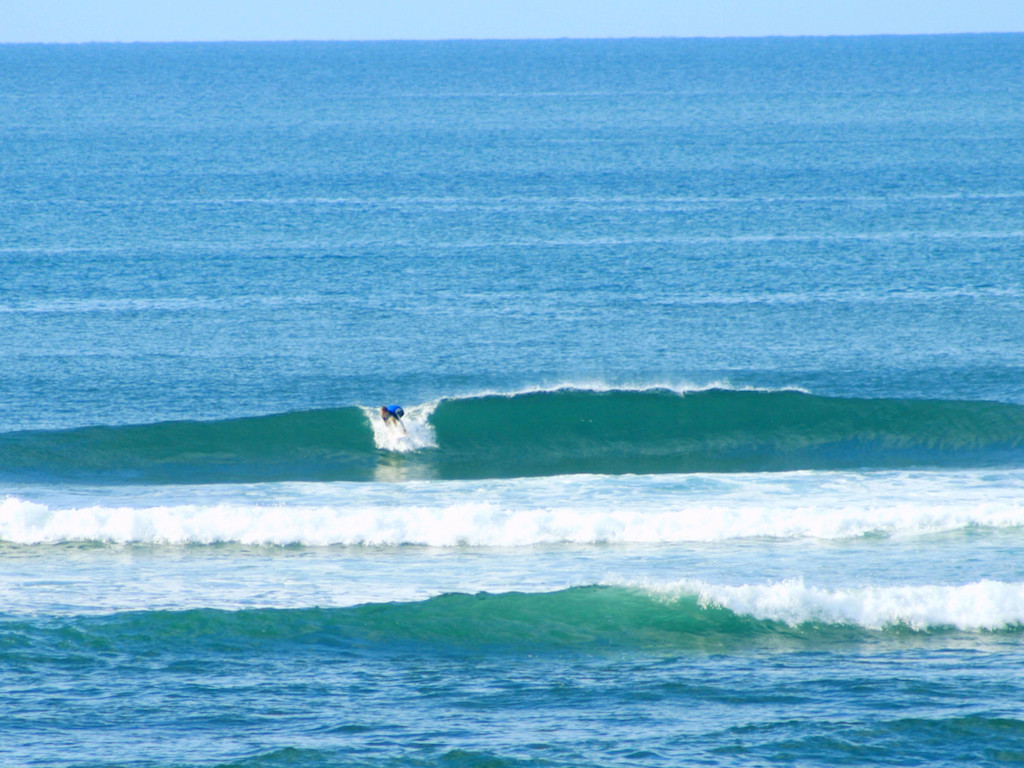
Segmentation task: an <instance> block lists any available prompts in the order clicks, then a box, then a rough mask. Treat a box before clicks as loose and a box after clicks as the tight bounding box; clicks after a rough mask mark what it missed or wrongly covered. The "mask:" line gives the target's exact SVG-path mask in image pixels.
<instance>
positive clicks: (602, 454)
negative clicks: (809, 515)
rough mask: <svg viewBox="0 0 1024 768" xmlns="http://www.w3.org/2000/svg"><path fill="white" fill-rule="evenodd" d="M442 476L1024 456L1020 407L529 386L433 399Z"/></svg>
mask: <svg viewBox="0 0 1024 768" xmlns="http://www.w3.org/2000/svg"><path fill="white" fill-rule="evenodd" d="M432 422H433V424H434V426H435V429H436V433H437V439H438V443H439V445H441V446H442V448H443V457H442V459H441V461H442V462H443V472H442V474H443V475H445V476H451V477H459V476H462V477H489V476H516V475H547V474H560V473H576V472H596V473H611V474H617V473H663V472H741V471H743V472H759V471H779V470H794V469H850V468H860V467H864V468H869V467H870V468H887V467H909V466H959V465H962V466H985V465H989V464H1000V463H1010V464H1019V463H1020V462H1021V461H1022V460H1024V455H1022V454H1024V451H1022V447H1024V407H1021V406H1016V405H1007V404H1001V403H978V402H957V401H924V400H867V399H840V398H826V397H818V396H814V395H808V394H804V393H801V392H737V391H732V390H709V391H706V392H697V393H690V394H686V395H680V394H677V393H675V392H670V391H663V390H649V391H642V392H624V391H612V392H586V391H572V390H568V391H560V392H538V393H535V394H523V395H516V396H512V397H499V396H491V397H483V398H476V399H466V400H452V401H445V402H442V403H441V404H440V405H439V406H438V408H437V410H436V412H435V413H434V415H433V418H432Z"/></svg>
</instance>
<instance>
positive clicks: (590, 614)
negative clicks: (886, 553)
mask: <svg viewBox="0 0 1024 768" xmlns="http://www.w3.org/2000/svg"><path fill="white" fill-rule="evenodd" d="M1022 627H1024V584H1013V583H1003V582H991V581H981V582H976V583H973V584H966V585H961V586H918V587H876V588H866V587H861V588H851V589H840V590H826V589H820V588H813V587H808V586H806V585H804V584H803V583H802V582H799V581H798V582H782V583H779V584H767V585H748V586H739V587H729V586H721V585H709V584H700V583H682V584H679V585H675V586H670V587H666V588H664V589H661V590H647V589H641V588H636V587H628V586H596V585H595V586H586V587H574V588H570V589H566V590H562V591H558V592H548V593H535V594H530V593H518V592H514V593H504V594H488V593H480V594H475V595H471V594H446V595H440V596H437V597H433V598H430V599H428V600H424V601H420V602H415V603H372V604H364V605H356V606H350V607H331V608H287V609H279V608H254V609H247V610H240V611H224V610H215V609H206V608H202V609H192V610H182V611H137V612H129V613H117V614H109V615H91V616H90V615H86V616H81V615H79V616H67V617H48V618H40V617H17V616H8V617H5V618H2V619H0V628H2V635H3V638H4V641H3V643H4V645H3V649H2V656H3V657H5V658H6V659H7V660H8V662H11V661H12V660H16V659H18V658H22V659H23V660H26V661H27V660H30V659H32V658H35V659H39V658H48V657H51V656H58V655H59V656H72V657H81V658H82V659H84V660H88V659H102V658H104V657H105V655H107V654H110V653H116V654H139V655H145V656H150V655H153V654H168V655H174V654H176V653H180V652H181V649H183V648H187V649H188V652H189V653H197V652H201V651H205V652H225V653H232V652H234V653H251V652H252V651H253V650H254V649H260V650H262V651H267V652H273V651H274V650H275V649H276V650H278V651H280V652H282V653H288V652H289V651H291V650H296V649H306V650H309V649H316V648H324V649H329V650H330V651H331V652H352V653H374V654H380V653H387V652H391V651H394V652H402V651H407V650H408V649H410V648H414V649H416V651H417V652H418V653H420V652H423V650H424V649H426V648H430V649H433V650H432V652H444V651H445V650H449V651H454V652H466V651H469V652H474V651H487V652H493V651H495V650H499V651H500V650H501V649H502V648H507V649H509V650H513V651H516V652H521V651H523V650H530V651H536V652H559V651H566V650H568V651H580V650H583V651H586V650H602V649H610V648H614V649H631V648H635V649H640V650H651V649H659V648H664V649H680V650H685V649H701V648H708V647H714V646H716V645H726V646H728V645H736V644H739V645H758V644H763V643H778V642H787V643H797V644H808V645H814V644H818V643H833V642H847V641H849V642H859V641H863V640H866V639H869V638H871V637H874V636H890V637H893V638H898V637H901V636H914V635H917V636H920V635H922V634H935V633H938V634H941V635H948V634H949V633H965V632H966V633H978V632H983V633H999V634H1006V633H1009V635H1010V636H1011V637H1012V638H1016V637H1019V635H1020V633H1021V631H1022ZM97 663H104V662H97Z"/></svg>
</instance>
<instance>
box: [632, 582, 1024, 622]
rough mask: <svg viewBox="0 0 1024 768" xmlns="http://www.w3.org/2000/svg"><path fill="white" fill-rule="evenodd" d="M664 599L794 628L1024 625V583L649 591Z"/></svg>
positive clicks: (697, 586)
mask: <svg viewBox="0 0 1024 768" xmlns="http://www.w3.org/2000/svg"><path fill="white" fill-rule="evenodd" d="M647 588H648V589H649V590H650V591H651V592H653V593H654V594H656V595H658V596H659V597H661V598H665V599H673V598H676V597H679V596H680V595H683V594H695V595H697V597H698V599H699V601H700V604H701V605H702V606H703V607H719V608H727V609H728V610H730V611H733V612H734V613H737V614H740V615H743V616H751V617H753V618H755V619H760V620H765V621H777V622H781V623H784V624H786V625H788V626H791V627H797V626H799V625H801V624H807V623H817V624H832V625H851V626H859V627H863V628H865V629H874V630H880V629H885V628H888V627H896V626H904V627H909V628H911V629H914V630H919V631H920V630H927V629H940V628H948V627H955V628H956V629H960V630H964V631H979V630H999V629H1006V628H1011V627H1017V626H1020V625H1022V624H1024V583H1007V582H1000V581H989V580H981V581H976V582H972V583H969V584H962V585H952V586H947V585H919V586H865V587H855V588H842V589H825V588H822V587H815V586H808V585H806V584H805V583H804V582H803V580H801V579H796V580H790V581H783V582H779V583H776V584H744V585H742V586H726V585H720V584H706V583H703V582H698V581H682V582H678V583H676V584H673V585H665V586H662V587H656V588H651V587H647Z"/></svg>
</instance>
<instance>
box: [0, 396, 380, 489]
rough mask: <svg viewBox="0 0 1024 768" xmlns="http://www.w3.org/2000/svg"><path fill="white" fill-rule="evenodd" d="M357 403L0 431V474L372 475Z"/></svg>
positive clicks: (126, 477) (180, 478)
mask: <svg viewBox="0 0 1024 768" xmlns="http://www.w3.org/2000/svg"><path fill="white" fill-rule="evenodd" d="M374 465H375V449H374V445H373V433H372V431H371V429H370V426H369V424H368V423H367V421H366V417H365V416H364V415H363V412H362V410H361V409H359V408H342V409H336V410H321V411H306V412H299V413H285V414H278V415H273V416H260V417H253V418H243V419H229V420H225V421H210V422H195V421H183V422H166V423H161V424H146V425H131V426H118V427H83V428H80V429H71V430H61V431H34V432H14V433H8V434H4V435H0V477H5V476H7V477H14V478H16V479H27V480H53V479H55V478H56V479H66V480H80V481H88V482H100V483H103V482H109V483H216V482H261V481H276V480H340V479H349V480H365V479H372V477H373V470H374Z"/></svg>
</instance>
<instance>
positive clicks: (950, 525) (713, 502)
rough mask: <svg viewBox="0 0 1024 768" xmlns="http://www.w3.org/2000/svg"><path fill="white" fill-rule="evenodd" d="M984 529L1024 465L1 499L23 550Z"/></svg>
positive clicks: (1015, 501) (1007, 524)
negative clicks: (76, 545) (96, 544)
mask: <svg viewBox="0 0 1024 768" xmlns="http://www.w3.org/2000/svg"><path fill="white" fill-rule="evenodd" d="M414 418H417V417H416V416H415V415H414ZM377 420H378V421H379V418H378V419H377ZM416 423H417V422H415V421H414V422H413V424H416ZM424 423H425V422H424ZM411 433H412V434H415V433H414V432H412V431H411ZM399 450H400V449H399ZM974 527H986V528H1013V527H1024V472H1019V471H1017V472H1004V473H999V474H991V473H988V474H986V473H937V474H934V475H932V474H928V473H878V474H873V475H861V474H857V473H814V472H794V473H780V474H772V475H735V476H726V477H723V476H721V475H715V476H711V475H706V476H705V475H671V476H664V475H662V476H655V475H644V476H579V475H572V476H562V477H554V478H531V479H512V480H487V481H421V482H407V483H282V484H265V485H254V486H195V487H189V486H169V487H166V488H139V489H134V490H132V489H106V490H103V489H98V490H95V491H92V492H88V491H85V492H79V493H76V494H74V495H65V496H61V495H59V494H58V492H56V491H54V492H52V493H51V495H50V496H46V495H45V494H43V495H42V496H41V497H40V496H36V497H35V498H29V497H28V496H25V497H24V498H23V497H19V496H8V497H7V498H6V499H4V500H3V501H0V540H4V541H8V542H14V543H19V544H39V543H54V542H63V541H82V540H85V541H105V542H115V543H130V542H159V543H166V544H192V543H217V542H239V543H244V544H270V545H291V544H301V545H307V546H326V545H344V546H400V545H406V544H414V545H426V546H433V547H456V546H462V545H470V546H491V547H518V546H531V545H539V544H554V543H574V544H593V543H639V544H661V543H665V544H672V543H685V542H719V541H729V540H737V539H750V538H772V539H806V538H813V539H823V540H842V539H851V538H857V537H862V536H865V535H875V536H890V537H892V536H911V535H923V534H935V533H941V532H946V531H955V530H963V529H968V528H974Z"/></svg>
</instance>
